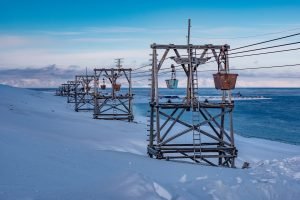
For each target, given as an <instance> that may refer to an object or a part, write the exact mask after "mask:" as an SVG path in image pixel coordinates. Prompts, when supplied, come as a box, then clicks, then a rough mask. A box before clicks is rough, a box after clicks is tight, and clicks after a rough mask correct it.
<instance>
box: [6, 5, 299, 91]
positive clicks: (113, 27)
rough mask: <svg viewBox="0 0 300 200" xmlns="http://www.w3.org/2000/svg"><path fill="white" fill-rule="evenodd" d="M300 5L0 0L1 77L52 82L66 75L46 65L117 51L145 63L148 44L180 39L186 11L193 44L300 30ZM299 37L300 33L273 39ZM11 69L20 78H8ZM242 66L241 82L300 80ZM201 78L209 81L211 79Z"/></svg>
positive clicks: (108, 57)
mask: <svg viewBox="0 0 300 200" xmlns="http://www.w3.org/2000/svg"><path fill="white" fill-rule="evenodd" d="M299 10H300V1H292V0H285V1H282V0H281V1H279V0H273V1H271V0H270V1H257V0H252V1H219V0H215V1H207V0H206V1H201V0H197V1H194V0H190V1H178V0H172V1H171V0H165V1H163V0H162V1H154V0H152V1H146V0H145V1H138V0H127V1H94V0H93V1H89V0H85V1H81V0H77V1H75V0H73V1H71V0H65V1H58V0H51V1H48V0H44V1H42V0H40V1H36V0H28V1H15V0H0V69H1V70H2V73H1V74H2V75H0V82H2V83H6V84H12V85H17V86H24V87H26V86H35V85H42V86H54V85H57V84H58V83H59V81H62V80H64V78H65V76H63V77H62V78H61V79H59V78H57V77H56V79H57V80H56V81H53V80H54V79H55V77H52V76H51V74H55V73H54V72H53V71H51V70H60V73H63V71H64V70H66V71H67V70H69V69H72V70H74V69H78V72H80V71H81V70H82V69H84V68H85V67H86V66H87V67H89V69H93V68H94V67H97V66H101V67H103V66H111V65H113V63H114V61H113V59H114V58H117V57H123V58H125V61H124V62H125V63H124V65H127V66H131V67H133V68H135V67H139V66H140V65H142V64H144V63H148V60H149V53H150V48H149V46H150V44H151V43H153V42H156V43H176V44H182V43H185V41H186V38H185V36H186V26H187V19H188V18H191V19H192V43H195V44H196V43H197V44H207V43H213V44H225V43H227V44H230V45H231V47H232V48H234V47H237V46H240V45H244V44H250V43H253V42H258V41H263V40H266V39H270V38H275V37H279V36H282V35H287V34H292V33H296V32H300V20H299V19H300V12H299ZM297 41H299V37H296V38H291V39H287V40H285V41H278V42H277V43H276V42H275V43H273V44H274V45H275V44H280V43H288V42H297ZM273 44H269V45H273ZM266 46H267V45H266ZM298 56H299V52H298V51H295V52H292V53H284V54H280V57H279V56H276V55H274V54H273V55H266V56H259V57H251V58H244V59H235V60H233V61H231V64H232V65H233V66H236V67H238V68H241V67H243V66H245V67H248V66H270V65H278V64H279V65H280V64H295V63H298ZM53 66H55V67H53ZM207 67H208V68H209V67H214V66H207ZM12 69H13V70H16V71H14V72H15V73H16V77H19V78H15V79H20V81H19V82H18V81H17V80H13V81H12V80H11V72H12V71H11V70H12ZM27 69H29V70H32V69H35V70H34V71H36V70H38V69H40V70H42V71H43V70H44V71H43V72H44V73H45V72H47V73H49V74H50V75H49V78H48V79H49V80H47V78H45V77H46V75H45V76H43V77H44V78H43V79H42V80H40V79H39V78H38V76H34V77H30V76H29V75H28V73H27V72H26V70H27ZM45 69H47V70H48V71H47V70H45ZM6 72H7V73H8V72H9V73H8V74H10V76H8V75H6ZM23 72H24V73H23ZM25 72H26V73H25ZM295 72H296V73H295ZM243 73H244V78H243V79H242V80H241V82H240V86H245V87H246V86H286V87H288V86H292V87H297V86H298V87H299V86H300V82H299V77H298V76H295V74H298V75H299V69H298V68H297V69H296V68H295V67H294V68H289V69H287V68H284V69H276V70H272V71H271V72H270V71H266V70H264V71H263V70H262V71H259V72H252V71H251V72H250V71H246V72H243ZM24 74H26V76H24ZM268 74H270V75H268ZM282 74H283V77H280V76H279V75H282ZM208 78H209V77H208V76H207V79H208ZM43 80H47V81H45V82H43ZM50 80H51V81H50ZM50 82H51V85H47V84H49V83H50ZM203 84H204V85H205V86H211V82H210V81H203ZM137 85H138V86H142V85H144V83H143V82H140V83H137Z"/></svg>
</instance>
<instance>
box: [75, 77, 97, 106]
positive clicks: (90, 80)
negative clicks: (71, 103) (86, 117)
mask: <svg viewBox="0 0 300 200" xmlns="http://www.w3.org/2000/svg"><path fill="white" fill-rule="evenodd" d="M94 79H95V76H94V75H87V74H86V75H77V76H75V84H76V86H75V111H76V112H78V111H92V110H94Z"/></svg>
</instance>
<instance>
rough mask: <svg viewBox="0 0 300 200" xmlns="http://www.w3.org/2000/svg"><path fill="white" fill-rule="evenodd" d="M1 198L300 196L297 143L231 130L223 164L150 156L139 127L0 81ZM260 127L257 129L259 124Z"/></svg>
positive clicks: (138, 125) (243, 197) (144, 131)
mask: <svg viewBox="0 0 300 200" xmlns="http://www.w3.org/2000/svg"><path fill="white" fill-rule="evenodd" d="M0 94H1V96H0V113H1V114H0V199H1V200H10V199H13V200H15V199H21V200H23V199H24V200H31V199H37V200H40V199H41V200H43V199H51V200H52V199H70V200H76V199H97V200H99V199H178V200H179V199H189V200H190V199H215V200H217V199H220V200H223V199H230V200H232V199H255V200H258V199H285V200H288V199H293V200H294V199H300V146H294V145H288V144H283V143H278V142H272V141H267V140H259V139H252V138H251V139H249V138H243V137H239V136H236V144H237V148H238V149H239V160H238V161H239V163H242V162H243V161H247V162H250V166H251V168H250V169H239V168H237V169H228V168H219V167H209V166H201V165H195V164H188V163H179V162H172V161H163V160H156V159H150V158H148V157H147V156H146V127H145V126H144V125H143V124H136V123H127V122H120V121H100V120H94V119H92V118H91V113H76V112H74V111H73V109H72V105H70V104H67V103H66V99H65V98H62V97H55V96H53V95H51V94H46V93H42V92H37V91H32V90H26V89H19V88H12V87H9V86H3V85H0ZM262 131H263V130H262Z"/></svg>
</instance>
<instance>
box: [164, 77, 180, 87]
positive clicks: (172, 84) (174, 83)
mask: <svg viewBox="0 0 300 200" xmlns="http://www.w3.org/2000/svg"><path fill="white" fill-rule="evenodd" d="M166 84H167V88H169V89H176V88H177V86H178V80H177V79H167V80H166Z"/></svg>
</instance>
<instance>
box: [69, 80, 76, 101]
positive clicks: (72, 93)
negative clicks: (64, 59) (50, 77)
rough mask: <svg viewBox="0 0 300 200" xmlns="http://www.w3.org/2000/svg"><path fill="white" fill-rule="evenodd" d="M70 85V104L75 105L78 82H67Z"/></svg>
mask: <svg viewBox="0 0 300 200" xmlns="http://www.w3.org/2000/svg"><path fill="white" fill-rule="evenodd" d="M67 84H68V100H67V102H68V103H75V89H76V85H77V84H76V81H67Z"/></svg>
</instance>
